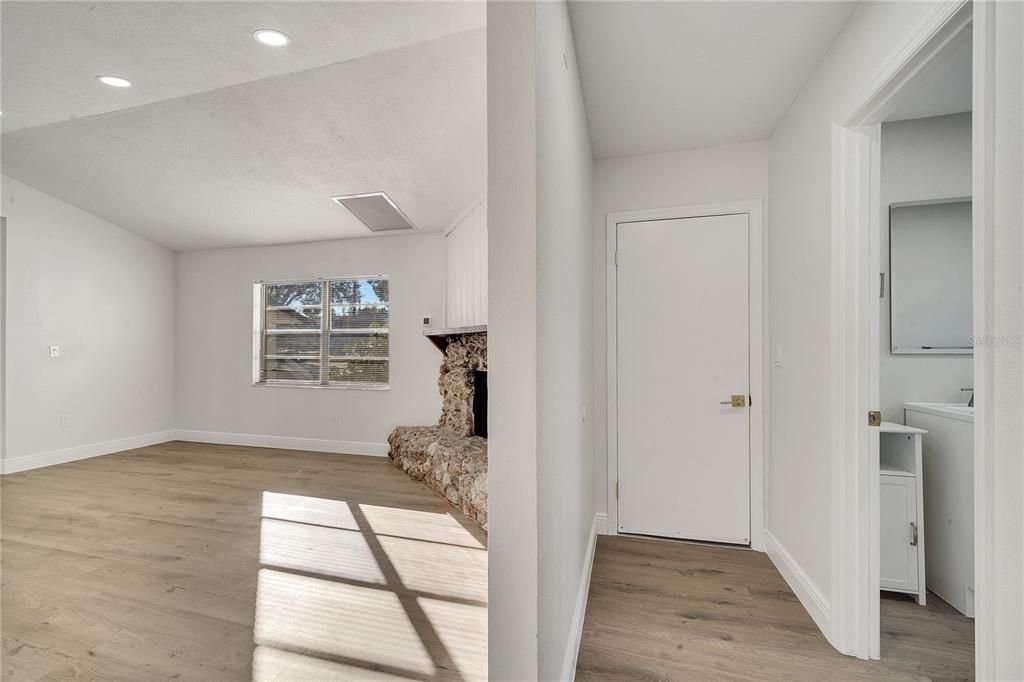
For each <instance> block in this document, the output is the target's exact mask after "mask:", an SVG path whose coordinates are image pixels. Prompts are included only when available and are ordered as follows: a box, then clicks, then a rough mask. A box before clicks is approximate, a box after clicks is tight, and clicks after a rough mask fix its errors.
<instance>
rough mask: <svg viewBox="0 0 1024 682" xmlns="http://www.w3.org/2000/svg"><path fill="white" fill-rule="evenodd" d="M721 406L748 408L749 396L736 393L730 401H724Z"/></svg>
mask: <svg viewBox="0 0 1024 682" xmlns="http://www.w3.org/2000/svg"><path fill="white" fill-rule="evenodd" d="M719 404H720V405H730V406H732V407H746V406H747V396H745V395H741V394H736V393H734V394H733V395H732V397H731V398H729V399H728V400H723V401H721V402H720V403H719Z"/></svg>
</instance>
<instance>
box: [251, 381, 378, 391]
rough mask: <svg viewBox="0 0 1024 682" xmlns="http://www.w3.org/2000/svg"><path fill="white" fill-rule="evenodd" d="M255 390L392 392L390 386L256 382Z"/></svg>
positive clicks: (254, 383) (254, 384)
mask: <svg viewBox="0 0 1024 682" xmlns="http://www.w3.org/2000/svg"><path fill="white" fill-rule="evenodd" d="M252 385H253V387H255V388H263V387H270V388H312V389H314V390H321V391H322V390H328V391H390V390H391V385H390V384H328V385H326V386H325V385H323V384H304V383H300V382H297V381H254V382H253V384H252Z"/></svg>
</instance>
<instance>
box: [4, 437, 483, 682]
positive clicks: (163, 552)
mask: <svg viewBox="0 0 1024 682" xmlns="http://www.w3.org/2000/svg"><path fill="white" fill-rule="evenodd" d="M0 486H2V514H3V515H2V532H3V537H2V552H3V554H2V615H0V618H2V634H3V648H2V673H3V679H4V680H5V682H6V681H8V680H9V681H11V682H14V681H19V680H36V679H61V680H66V679H67V680H70V679H104V680H109V679H117V680H166V679H182V680H245V679H250V678H253V679H257V680H344V679H357V680H389V679H391V680H393V679H404V680H410V679H411V680H433V679H445V680H474V679H483V678H484V677H485V676H486V668H487V551H486V547H485V544H486V536H485V534H484V533H483V532H482V531H481V530H480V529H479V528H478V527H477V526H475V525H474V524H472V523H471V522H470V521H468V520H466V519H465V517H463V516H462V515H461V514H459V513H458V512H457V511H455V510H453V509H452V508H451V507H450V506H448V505H447V504H446V503H445V502H444V501H443V500H442V499H441V498H440V497H438V496H436V495H434V494H433V493H432V492H430V491H429V490H428V489H427V488H425V487H423V486H421V485H419V484H418V483H415V482H413V481H412V480H410V479H409V478H407V477H406V476H405V474H403V473H401V472H400V471H398V470H397V469H395V468H394V467H393V466H392V465H391V463H390V462H389V461H388V460H386V459H383V458H374V457H357V456H349V455H330V454H316V453H308V452H297V451H287V450H266V449H260V448H246V447H233V446H216V445H203V444H197V443H180V442H174V443H166V444H163V445H158V446H153V447H148V448H141V449H138V450H131V451H127V452H123V453H118V454H114V455H107V456H104V457H96V458H93V459H88V460H82V461H79V462H73V463H69V464H63V465H60V466H54V467H47V468H44V469H37V470H34V471H27V472H23V473H18V474H13V475H10V476H6V477H4V478H3V479H2V483H0Z"/></svg>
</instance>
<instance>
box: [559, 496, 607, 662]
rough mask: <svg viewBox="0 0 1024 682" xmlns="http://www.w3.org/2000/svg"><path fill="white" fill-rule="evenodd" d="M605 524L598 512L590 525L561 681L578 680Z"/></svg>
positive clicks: (603, 518)
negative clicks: (599, 539) (596, 557)
mask: <svg viewBox="0 0 1024 682" xmlns="http://www.w3.org/2000/svg"><path fill="white" fill-rule="evenodd" d="M601 523H604V527H605V528H606V529H607V527H608V515H607V514H604V513H601V512H598V513H596V514H594V522H593V523H592V524H591V525H590V538H589V539H588V543H587V553H586V555H585V556H584V557H583V566H581V570H580V588H579V590H578V591H577V592H576V608H575V609H574V610H573V616H572V625H570V626H569V641H568V646H567V647H566V648H565V658H564V659H563V661H562V675H561V677H559V679H560V680H563V681H565V682H569V681H571V680H575V679H576V660H577V659H578V658H579V654H580V641H581V640H582V639H583V622H584V619H585V618H586V615H587V600H588V599H589V597H590V574H591V572H592V570H593V568H594V553H595V551H596V550H597V536H598V535H602V534H603V533H599V532H598V528H600V527H601Z"/></svg>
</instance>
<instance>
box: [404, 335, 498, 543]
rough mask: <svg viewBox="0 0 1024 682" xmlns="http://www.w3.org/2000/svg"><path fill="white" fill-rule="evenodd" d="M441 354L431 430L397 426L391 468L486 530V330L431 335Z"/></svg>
mask: <svg viewBox="0 0 1024 682" xmlns="http://www.w3.org/2000/svg"><path fill="white" fill-rule="evenodd" d="M426 336H427V338H428V339H429V340H430V341H431V342H432V343H433V344H434V345H435V346H436V347H437V348H438V350H440V351H441V352H442V353H443V354H444V358H443V359H442V361H441V370H440V374H439V376H438V380H437V387H438V390H439V391H440V393H441V416H440V418H439V419H438V423H437V425H435V426H399V427H398V428H396V429H395V430H394V431H392V432H391V435H390V436H388V445H389V446H390V447H389V451H388V457H390V458H391V460H392V461H393V462H394V463H395V466H397V467H399V468H400V469H402V470H403V471H405V472H406V473H407V474H409V476H411V477H412V478H414V479H416V480H417V481H420V482H421V483H424V484H425V485H427V486H428V487H430V488H431V489H433V490H434V491H435V492H437V493H439V494H440V495H442V496H443V497H444V498H445V499H447V500H448V501H449V502H450V503H451V504H452V505H454V506H455V507H457V508H458V509H459V510H460V511H462V513H464V514H465V515H466V516H468V517H469V518H471V519H473V520H474V521H476V522H477V523H479V524H480V525H481V526H482V527H483V528H485V529H486V528H487V439H486V434H487V398H486V395H487V327H486V326H479V327H461V328H456V329H442V330H432V331H429V332H426Z"/></svg>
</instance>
